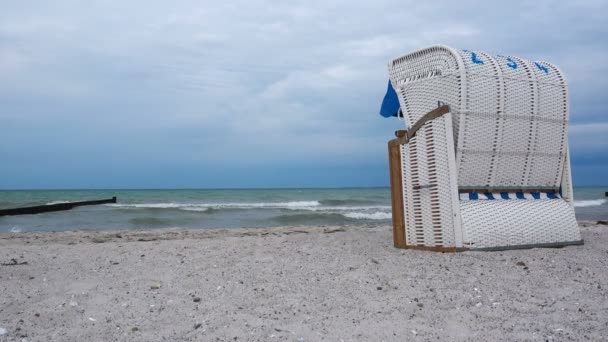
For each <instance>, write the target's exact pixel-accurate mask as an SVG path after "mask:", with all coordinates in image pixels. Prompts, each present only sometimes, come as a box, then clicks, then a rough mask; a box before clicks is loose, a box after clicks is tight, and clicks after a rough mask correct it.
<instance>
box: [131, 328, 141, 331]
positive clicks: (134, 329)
mask: <svg viewBox="0 0 608 342" xmlns="http://www.w3.org/2000/svg"><path fill="white" fill-rule="evenodd" d="M131 331H139V328H138V327H133V328H131Z"/></svg>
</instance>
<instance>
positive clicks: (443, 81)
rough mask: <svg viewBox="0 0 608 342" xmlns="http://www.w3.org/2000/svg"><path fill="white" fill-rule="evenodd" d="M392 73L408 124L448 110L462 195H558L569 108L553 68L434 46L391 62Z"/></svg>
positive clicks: (562, 83) (564, 87)
mask: <svg viewBox="0 0 608 342" xmlns="http://www.w3.org/2000/svg"><path fill="white" fill-rule="evenodd" d="M389 73H390V78H391V82H392V85H393V88H394V89H395V91H396V92H397V95H398V97H399V102H400V106H401V110H402V112H403V113H404V116H405V120H406V122H407V124H408V126H412V125H413V124H414V123H415V122H416V121H417V120H418V119H420V117H422V116H423V115H424V114H425V113H427V112H429V111H431V110H433V109H434V108H436V107H437V105H438V102H442V103H445V104H448V105H449V106H450V109H451V112H452V113H453V115H452V117H453V130H454V139H455V142H454V145H455V148H456V166H457V170H458V187H459V189H501V190H502V189H504V190H508V189H526V188H533V189H539V190H557V189H559V187H560V185H561V181H562V173H563V170H564V166H565V163H566V160H567V158H566V153H567V129H568V120H569V102H568V88H567V84H566V81H565V78H564V76H563V74H562V73H561V71H560V70H559V69H558V68H557V67H555V66H554V65H552V64H550V63H546V62H535V61H529V60H525V59H521V58H518V57H515V56H491V55H488V54H486V53H483V52H474V51H467V50H456V49H452V48H449V47H446V46H434V47H430V48H426V49H423V50H419V51H416V52H413V53H410V54H408V55H405V56H402V57H399V58H397V59H395V60H393V61H392V62H390V63H389Z"/></svg>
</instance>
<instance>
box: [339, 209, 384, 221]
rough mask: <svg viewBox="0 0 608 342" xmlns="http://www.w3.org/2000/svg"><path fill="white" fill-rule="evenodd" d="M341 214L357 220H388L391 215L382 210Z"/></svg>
mask: <svg viewBox="0 0 608 342" xmlns="http://www.w3.org/2000/svg"><path fill="white" fill-rule="evenodd" d="M342 215H344V216H346V217H348V218H354V219H358V220H390V219H391V218H392V217H393V216H392V214H391V213H387V212H383V211H376V212H373V213H360V212H354V213H344V214H342Z"/></svg>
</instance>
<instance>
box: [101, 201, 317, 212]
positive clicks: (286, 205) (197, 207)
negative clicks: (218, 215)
mask: <svg viewBox="0 0 608 342" xmlns="http://www.w3.org/2000/svg"><path fill="white" fill-rule="evenodd" d="M319 205H321V204H320V203H319V202H318V201H293V202H266V203H264V202H261V203H124V204H123V203H118V204H106V206H109V207H116V208H147V209H184V210H190V211H204V210H205V209H208V208H213V209H222V208H233V209H260V208H274V209H291V208H296V209H298V208H310V207H317V206H319Z"/></svg>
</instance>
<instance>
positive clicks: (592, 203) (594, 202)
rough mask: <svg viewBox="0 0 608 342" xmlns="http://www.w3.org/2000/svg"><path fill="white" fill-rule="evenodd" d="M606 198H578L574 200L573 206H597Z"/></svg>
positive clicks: (604, 201)
mask: <svg viewBox="0 0 608 342" xmlns="http://www.w3.org/2000/svg"><path fill="white" fill-rule="evenodd" d="M607 201H608V200H606V199H603V198H602V199H594V200H580V201H574V206H575V207H597V206H600V205H603V204H604V203H606V202H607Z"/></svg>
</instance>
